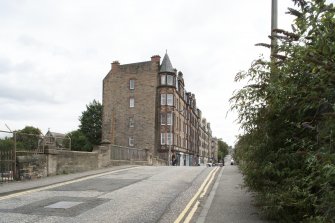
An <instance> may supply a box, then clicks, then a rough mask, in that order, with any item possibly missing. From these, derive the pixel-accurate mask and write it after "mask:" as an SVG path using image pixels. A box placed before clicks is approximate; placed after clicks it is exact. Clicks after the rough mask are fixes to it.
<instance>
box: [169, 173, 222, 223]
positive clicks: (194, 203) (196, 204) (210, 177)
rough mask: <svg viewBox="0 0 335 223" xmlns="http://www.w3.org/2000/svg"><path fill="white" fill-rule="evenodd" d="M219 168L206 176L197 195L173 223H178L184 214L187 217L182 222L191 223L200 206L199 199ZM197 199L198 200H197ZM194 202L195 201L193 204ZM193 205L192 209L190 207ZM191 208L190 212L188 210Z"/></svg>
mask: <svg viewBox="0 0 335 223" xmlns="http://www.w3.org/2000/svg"><path fill="white" fill-rule="evenodd" d="M219 169H220V168H219V167H215V168H214V169H213V170H212V171H211V172H210V173H209V174H208V176H207V178H206V179H205V181H204V182H203V183H202V184H201V186H200V188H199V190H198V191H197V193H196V194H195V195H194V196H193V198H192V199H191V200H190V202H188V204H187V205H186V207H185V209H184V210H183V211H182V212H181V213H180V215H179V216H178V218H177V219H176V220H175V221H174V223H179V222H181V221H182V220H183V219H184V218H185V216H186V214H187V213H188V215H187V216H186V218H185V220H184V223H188V222H190V221H191V219H192V217H193V215H194V213H195V212H196V210H197V208H198V206H199V204H200V201H199V199H200V198H202V197H203V196H204V195H205V194H206V192H207V190H208V188H209V186H210V185H211V183H212V181H213V180H214V177H215V174H216V173H217V172H218V171H219ZM198 198H199V199H198ZM197 199H198V200H197ZM195 200H197V201H196V202H195ZM192 205H193V207H192ZM191 207H192V209H191V211H189V210H190V208H191Z"/></svg>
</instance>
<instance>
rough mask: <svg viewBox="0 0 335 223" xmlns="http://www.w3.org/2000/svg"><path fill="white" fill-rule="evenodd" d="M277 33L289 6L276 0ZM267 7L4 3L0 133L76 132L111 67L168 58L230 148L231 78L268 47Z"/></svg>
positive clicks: (89, 0) (264, 2)
mask: <svg viewBox="0 0 335 223" xmlns="http://www.w3.org/2000/svg"><path fill="white" fill-rule="evenodd" d="M278 2H279V3H278V7H279V9H278V20H279V21H278V24H279V28H287V29H289V27H290V25H289V24H290V20H291V19H292V18H291V17H290V16H289V15H286V14H285V12H286V11H287V10H286V9H287V7H292V2H291V1H290V0H278ZM270 12H271V0H255V1H249V0H234V1H223V0H169V1H160V0H141V1H138V0H122V1H121V0H94V1H93V0H72V1H69V0H34V1H33V0H0V130H6V129H7V128H6V126H5V124H7V125H8V126H9V127H10V128H11V129H12V130H18V129H22V128H24V127H25V126H27V125H30V126H34V127H38V128H39V129H41V130H42V132H43V133H46V132H47V130H48V128H50V129H51V131H54V132H62V133H66V132H69V131H72V130H76V129H77V128H78V125H79V121H78V117H79V116H80V115H81V112H82V111H84V110H85V105H86V104H88V103H89V102H91V101H93V99H97V100H99V101H100V102H102V80H103V78H104V77H105V76H106V74H107V73H108V72H109V70H110V68H111V65H110V63H111V62H112V61H114V60H118V61H120V63H121V64H127V63H135V62H141V61H148V60H150V57H151V56H153V55H156V54H159V55H160V56H161V57H162V58H163V56H164V53H165V50H167V51H168V54H169V57H170V60H171V62H172V65H173V66H174V67H175V68H176V69H177V70H178V71H182V72H183V74H184V80H185V86H186V89H187V90H188V91H190V92H192V93H194V94H195V96H196V99H197V105H198V107H199V109H200V110H202V114H203V116H204V117H205V118H206V119H207V120H208V121H209V122H210V123H211V127H212V131H213V135H214V136H216V137H218V138H222V139H223V140H224V141H226V142H227V143H228V144H229V145H234V142H235V139H236V138H235V136H236V135H237V134H238V129H239V126H238V125H237V123H235V122H234V120H235V119H236V115H235V114H233V113H228V116H227V117H226V113H227V111H228V110H229V106H230V105H229V102H228V100H229V98H230V97H231V96H232V92H233V91H234V90H235V89H237V88H238V87H239V85H238V84H234V82H233V79H234V76H235V74H236V73H237V72H238V71H241V70H246V69H248V68H249V67H250V64H251V62H252V61H253V60H255V59H257V58H258V57H259V55H260V54H262V53H263V54H264V55H265V56H268V51H267V50H265V49H262V48H260V47H255V46H254V44H256V43H259V42H267V43H269V39H268V37H267V36H268V35H269V33H270V30H271V27H270V17H271V16H270Z"/></svg>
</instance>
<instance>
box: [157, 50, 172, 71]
mask: <svg viewBox="0 0 335 223" xmlns="http://www.w3.org/2000/svg"><path fill="white" fill-rule="evenodd" d="M159 72H160V73H162V72H169V73H175V70H174V69H173V66H172V64H171V61H170V58H169V55H168V54H167V53H165V55H164V58H163V61H162V65H161V69H160V71H159Z"/></svg>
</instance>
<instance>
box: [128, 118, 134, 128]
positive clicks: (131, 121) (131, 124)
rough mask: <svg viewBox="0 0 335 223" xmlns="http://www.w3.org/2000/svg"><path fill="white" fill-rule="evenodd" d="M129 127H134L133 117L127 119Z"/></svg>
mask: <svg viewBox="0 0 335 223" xmlns="http://www.w3.org/2000/svg"><path fill="white" fill-rule="evenodd" d="M129 127H130V128H132V127H134V118H133V117H130V118H129Z"/></svg>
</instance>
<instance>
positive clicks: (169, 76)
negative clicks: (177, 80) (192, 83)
mask: <svg viewBox="0 0 335 223" xmlns="http://www.w3.org/2000/svg"><path fill="white" fill-rule="evenodd" d="M166 80H167V85H171V86H173V76H172V75H167V76H166Z"/></svg>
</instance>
